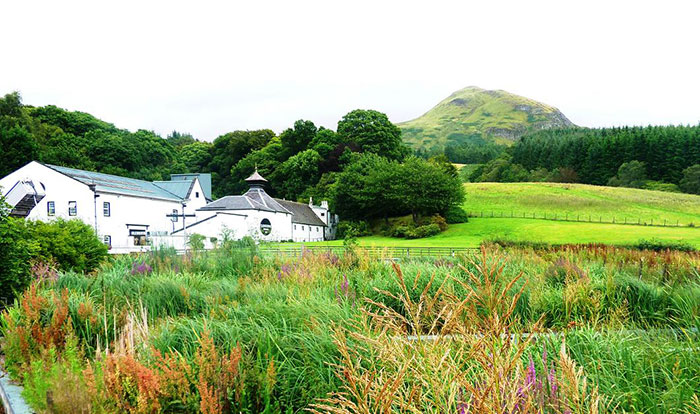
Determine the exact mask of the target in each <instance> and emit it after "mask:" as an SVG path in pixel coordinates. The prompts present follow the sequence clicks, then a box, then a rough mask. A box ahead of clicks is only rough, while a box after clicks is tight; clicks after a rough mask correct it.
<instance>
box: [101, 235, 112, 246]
mask: <svg viewBox="0 0 700 414" xmlns="http://www.w3.org/2000/svg"><path fill="white" fill-rule="evenodd" d="M102 241H103V243H104V244H106V245H107V246H109V247H112V236H109V235H106V236H104V237H103V238H102Z"/></svg>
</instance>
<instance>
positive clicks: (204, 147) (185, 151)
mask: <svg viewBox="0 0 700 414" xmlns="http://www.w3.org/2000/svg"><path fill="white" fill-rule="evenodd" d="M211 147H212V144H210V143H208V142H201V141H195V142H193V143H191V144H187V145H184V146H182V147H181V148H180V149H179V153H180V158H181V160H182V163H183V164H184V165H185V171H188V172H196V171H205V170H206V168H207V166H208V165H209V162H210V161H211V154H210V151H211Z"/></svg>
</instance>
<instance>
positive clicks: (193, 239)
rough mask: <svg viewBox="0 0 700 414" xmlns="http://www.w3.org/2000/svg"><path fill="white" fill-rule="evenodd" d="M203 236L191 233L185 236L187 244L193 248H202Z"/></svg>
mask: <svg viewBox="0 0 700 414" xmlns="http://www.w3.org/2000/svg"><path fill="white" fill-rule="evenodd" d="M205 239H206V237H205V236H203V235H201V234H198V233H193V234H190V235H189V236H188V237H187V244H188V245H189V246H190V247H191V248H192V249H194V250H204V240H205Z"/></svg>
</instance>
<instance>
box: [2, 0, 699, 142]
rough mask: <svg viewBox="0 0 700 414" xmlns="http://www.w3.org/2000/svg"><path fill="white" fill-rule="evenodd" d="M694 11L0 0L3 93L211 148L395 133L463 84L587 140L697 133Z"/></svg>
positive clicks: (613, 4) (523, 4)
mask: <svg viewBox="0 0 700 414" xmlns="http://www.w3.org/2000/svg"><path fill="white" fill-rule="evenodd" d="M699 15H700V2H694V1H687V2H682V1H669V0H664V1H654V2H645V1H614V0H607V1H595V0H585V1H573V0H571V1H569V0H567V1H562V0H559V1H483V0H481V1H456V2H447V1H435V0H431V1H423V2H412V1H408V0H404V1H380V0H375V1H364V0H354V1H344V2H339V1H332V0H325V1H304V0H294V1H263V0H258V1H249V0H248V1H199V0H198V1H184V2H180V1H173V0H170V1H147V0H141V1H130V0H121V1H112V2H103V1H94V0H92V1H70V0H63V1H60V2H57V1H45V2H44V1H9V0H0V44H1V45H2V46H1V47H0V56H1V57H0V94H5V93H8V92H11V91H15V90H17V91H19V92H20V93H21V95H22V97H23V101H24V103H25V104H28V105H35V106H39V105H49V104H53V105H57V106H59V107H62V108H66V109H69V110H79V111H83V112H88V113H91V114H93V115H95V116H97V117H98V118H100V119H103V120H105V121H107V122H111V123H113V124H115V125H116V126H117V127H120V128H126V129H129V130H132V131H133V130H137V129H149V130H153V131H156V132H157V133H159V134H161V135H163V136H165V135H167V134H168V133H169V132H170V131H172V130H177V131H179V132H187V133H191V134H193V135H194V136H195V137H196V138H198V139H202V140H207V141H211V140H213V139H214V138H216V137H217V136H219V135H221V134H223V133H226V132H229V131H233V130H237V129H259V128H270V129H272V130H274V131H276V132H281V131H282V130H284V129H285V128H288V127H290V126H291V125H292V124H293V123H294V121H295V120H297V119H309V120H312V121H314V122H315V123H316V124H317V125H322V126H325V127H328V128H332V129H335V128H336V125H337V122H338V120H339V119H340V118H341V117H342V116H343V115H344V114H346V113H347V112H349V111H351V110H353V109H358V108H361V109H376V110H378V111H381V112H384V113H386V114H387V115H388V116H389V119H391V120H392V121H393V122H395V123H398V122H402V121H407V120H410V119H413V118H416V117H418V116H420V115H421V114H423V113H424V112H426V111H427V110H429V109H430V108H431V107H432V106H434V105H435V104H437V103H438V102H439V101H440V100H442V99H444V98H445V97H447V96H448V95H449V94H450V93H452V92H454V91H455V90H458V89H461V88H463V87H465V86H471V85H475V86H480V87H482V88H486V89H503V90H506V91H509V92H512V93H516V94H518V95H523V96H526V97H528V98H532V99H535V100H538V101H541V102H543V103H546V104H549V105H552V106H555V107H557V108H559V109H560V110H561V111H562V112H563V113H564V114H565V115H566V116H567V117H568V118H569V119H570V120H571V121H573V122H574V123H575V124H577V125H582V126H588V127H600V126H613V125H648V124H663V125H665V124H697V123H698V122H700V45H699V43H700V42H699V41H700V25H698V24H697V16H699Z"/></svg>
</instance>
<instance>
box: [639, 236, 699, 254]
mask: <svg viewBox="0 0 700 414" xmlns="http://www.w3.org/2000/svg"><path fill="white" fill-rule="evenodd" d="M634 247H636V248H637V249H640V250H653V251H655V252H660V251H664V250H678V251H681V252H694V251H695V250H696V249H695V248H694V247H693V246H691V245H690V244H688V243H686V242H684V241H665V240H659V239H651V240H644V239H642V240H640V241H639V242H638V243H637V244H635V245H634Z"/></svg>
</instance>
